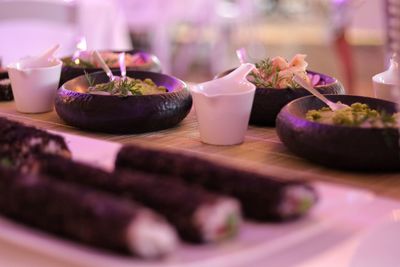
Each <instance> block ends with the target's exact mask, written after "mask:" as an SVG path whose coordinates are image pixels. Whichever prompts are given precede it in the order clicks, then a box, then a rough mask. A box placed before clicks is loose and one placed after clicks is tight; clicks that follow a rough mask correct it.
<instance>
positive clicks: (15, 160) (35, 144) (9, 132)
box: [0, 117, 71, 168]
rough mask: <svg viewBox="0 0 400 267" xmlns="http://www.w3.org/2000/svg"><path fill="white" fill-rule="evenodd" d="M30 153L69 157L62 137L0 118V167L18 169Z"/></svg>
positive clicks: (69, 154)
mask: <svg viewBox="0 0 400 267" xmlns="http://www.w3.org/2000/svg"><path fill="white" fill-rule="evenodd" d="M32 153H51V154H55V155H60V156H65V157H70V156H71V153H70V151H69V149H68V147H67V144H66V143H65V141H64V138H63V137H62V136H59V135H56V134H51V133H48V132H46V131H43V130H40V129H38V128H35V127H31V126H27V125H24V124H22V123H19V122H16V121H12V120H8V119H6V118H2V117H0V166H1V165H2V166H5V167H15V168H19V165H20V164H21V163H23V162H24V161H25V160H26V159H27V158H29V157H30V155H31V154H32Z"/></svg>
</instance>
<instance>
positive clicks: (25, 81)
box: [7, 59, 62, 113]
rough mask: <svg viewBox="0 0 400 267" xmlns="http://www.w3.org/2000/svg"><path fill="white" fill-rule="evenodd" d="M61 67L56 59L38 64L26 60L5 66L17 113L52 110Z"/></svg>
mask: <svg viewBox="0 0 400 267" xmlns="http://www.w3.org/2000/svg"><path fill="white" fill-rule="evenodd" d="M61 67H62V62H61V61H60V60H58V59H53V60H50V61H47V62H45V63H44V62H40V63H39V64H37V63H32V61H31V60H30V59H26V60H21V61H18V62H16V63H12V64H10V65H8V66H7V69H8V74H9V77H10V81H11V87H12V91H13V94H14V99H15V104H16V108H17V110H18V111H19V112H23V113H42V112H48V111H51V110H52V109H53V106H54V98H55V95H56V93H57V89H58V83H59V82H60V75H61Z"/></svg>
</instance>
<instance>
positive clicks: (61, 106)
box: [55, 71, 192, 133]
mask: <svg viewBox="0 0 400 267" xmlns="http://www.w3.org/2000/svg"><path fill="white" fill-rule="evenodd" d="M114 74H115V75H119V74H120V73H119V72H114ZM90 76H91V77H92V78H94V79H95V83H96V84H97V83H104V82H107V81H108V77H107V76H106V74H105V73H104V72H96V73H92V74H90ZM127 76H128V77H132V78H137V79H146V78H150V79H152V80H153V81H154V82H155V83H156V84H157V85H159V86H160V85H163V86H165V87H166V88H167V89H168V92H167V93H162V94H154V95H141V96H126V97H121V96H107V95H93V94H88V93H86V89H87V87H88V83H87V79H86V77H85V76H79V77H77V78H74V79H72V80H70V81H68V82H66V83H65V84H63V85H62V86H61V87H60V89H59V90H58V93H57V96H56V100H55V109H56V111H57V114H58V115H59V116H60V118H61V119H63V120H64V121H65V122H66V123H67V124H69V125H72V126H75V127H78V128H81V129H85V130H91V131H100V132H108V133H141V132H148V131H156V130H161V129H166V128H169V127H172V126H174V125H176V124H178V123H179V122H180V121H182V120H183V119H184V118H185V117H186V115H187V114H188V113H189V111H190V108H191V106H192V98H191V96H190V93H189V91H188V88H187V85H186V84H185V83H184V82H183V81H181V80H179V79H177V78H174V77H172V76H168V75H165V74H161V73H155V72H146V71H127Z"/></svg>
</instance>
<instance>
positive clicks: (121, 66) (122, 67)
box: [118, 52, 126, 79]
mask: <svg viewBox="0 0 400 267" xmlns="http://www.w3.org/2000/svg"><path fill="white" fill-rule="evenodd" d="M118 62H119V69H120V70H121V78H122V79H125V78H126V65H125V52H122V53H119V55H118Z"/></svg>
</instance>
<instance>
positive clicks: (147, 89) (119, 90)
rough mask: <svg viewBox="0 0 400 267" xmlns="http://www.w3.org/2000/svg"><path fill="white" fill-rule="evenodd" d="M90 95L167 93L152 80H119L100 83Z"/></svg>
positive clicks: (90, 88) (91, 90)
mask: <svg viewBox="0 0 400 267" xmlns="http://www.w3.org/2000/svg"><path fill="white" fill-rule="evenodd" d="M88 90H89V93H98V92H103V93H105V94H109V95H115V96H122V97H123V96H130V95H150V94H160V93H165V92H167V91H168V90H167V88H166V87H164V86H157V85H156V84H155V83H154V82H153V81H152V80H151V79H145V80H140V79H132V78H125V79H121V78H117V79H115V80H114V81H110V82H108V83H100V84H96V85H94V86H90V87H89V89H88Z"/></svg>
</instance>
